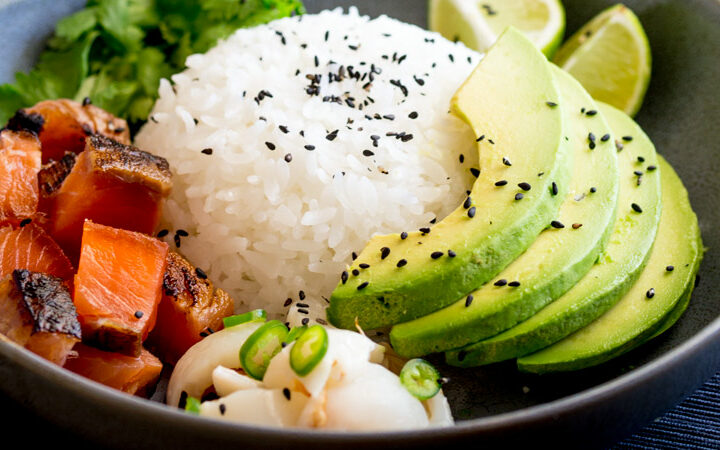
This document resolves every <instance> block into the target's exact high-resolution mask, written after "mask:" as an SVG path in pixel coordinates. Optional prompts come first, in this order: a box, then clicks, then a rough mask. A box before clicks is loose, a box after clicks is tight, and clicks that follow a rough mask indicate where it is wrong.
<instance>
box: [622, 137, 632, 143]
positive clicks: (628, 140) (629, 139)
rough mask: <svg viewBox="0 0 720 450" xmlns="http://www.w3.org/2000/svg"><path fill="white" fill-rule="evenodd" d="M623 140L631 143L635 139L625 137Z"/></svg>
mask: <svg viewBox="0 0 720 450" xmlns="http://www.w3.org/2000/svg"><path fill="white" fill-rule="evenodd" d="M622 140H623V141H625V142H630V141H632V140H633V137H632V136H623V137H622Z"/></svg>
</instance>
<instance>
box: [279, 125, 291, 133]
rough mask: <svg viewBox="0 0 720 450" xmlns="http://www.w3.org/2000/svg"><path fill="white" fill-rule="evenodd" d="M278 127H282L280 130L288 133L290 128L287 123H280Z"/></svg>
mask: <svg viewBox="0 0 720 450" xmlns="http://www.w3.org/2000/svg"><path fill="white" fill-rule="evenodd" d="M278 128H280V131H282V132H283V133H285V134H288V133H289V132H290V130H289V129H288V127H286V126H285V125H280V126H279V127H278Z"/></svg>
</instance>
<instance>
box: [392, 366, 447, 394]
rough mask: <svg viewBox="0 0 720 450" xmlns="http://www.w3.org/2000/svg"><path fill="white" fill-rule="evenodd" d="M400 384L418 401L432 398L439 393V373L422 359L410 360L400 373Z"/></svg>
mask: <svg viewBox="0 0 720 450" xmlns="http://www.w3.org/2000/svg"><path fill="white" fill-rule="evenodd" d="M400 383H402V385H403V386H405V389H407V390H408V392H410V393H411V394H412V395H413V396H414V397H416V398H417V399H419V400H427V399H429V398H432V397H434V396H435V394H437V393H438V392H439V391H440V373H438V371H437V369H435V367H433V366H432V364H430V363H429V362H427V361H425V360H424V359H420V358H415V359H411V360H410V361H408V362H407V363H405V366H404V367H403V368H402V370H401V371H400Z"/></svg>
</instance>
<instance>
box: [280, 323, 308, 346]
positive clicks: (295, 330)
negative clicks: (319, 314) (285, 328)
mask: <svg viewBox="0 0 720 450" xmlns="http://www.w3.org/2000/svg"><path fill="white" fill-rule="evenodd" d="M307 329H308V326H307V325H303V326H301V327H292V329H290V333H288V335H287V337H286V338H285V343H286V344H289V343H291V342H293V341H294V340H296V339H297V338H299V337H300V336H302V334H303V333H304V332H305V331H307Z"/></svg>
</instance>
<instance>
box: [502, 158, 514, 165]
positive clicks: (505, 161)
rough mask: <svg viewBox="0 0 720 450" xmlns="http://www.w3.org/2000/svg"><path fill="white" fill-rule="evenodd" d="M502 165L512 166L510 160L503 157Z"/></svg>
mask: <svg viewBox="0 0 720 450" xmlns="http://www.w3.org/2000/svg"><path fill="white" fill-rule="evenodd" d="M503 164H505V165H506V166H508V167H509V166H512V163H511V162H510V160H509V159H507V158H505V157H503Z"/></svg>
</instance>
